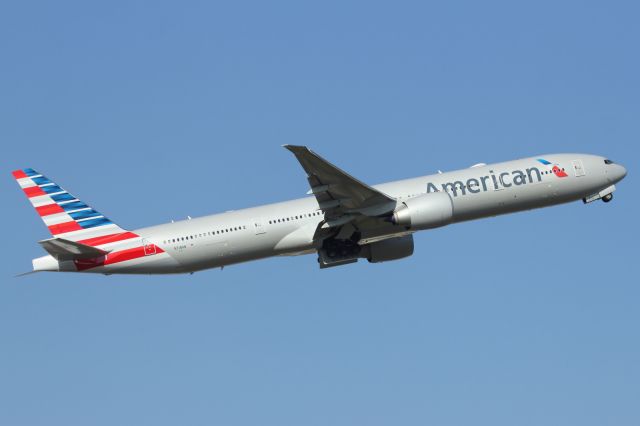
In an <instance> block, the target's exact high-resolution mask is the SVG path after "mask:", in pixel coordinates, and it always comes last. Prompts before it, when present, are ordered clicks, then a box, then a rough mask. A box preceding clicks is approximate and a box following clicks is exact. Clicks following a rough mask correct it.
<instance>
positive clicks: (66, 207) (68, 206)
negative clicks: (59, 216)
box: [60, 201, 89, 212]
mask: <svg viewBox="0 0 640 426" xmlns="http://www.w3.org/2000/svg"><path fill="white" fill-rule="evenodd" d="M60 207H62V208H63V209H64V211H65V212H68V211H70V210H78V209H86V208H87V207H89V206H88V205H86V204H85V203H83V202H82V201H74V202H73V203H67V204H61V205H60Z"/></svg>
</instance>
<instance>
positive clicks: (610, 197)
mask: <svg viewBox="0 0 640 426" xmlns="http://www.w3.org/2000/svg"><path fill="white" fill-rule="evenodd" d="M611 200H613V194H607V195H605V196H604V197H602V201H604V202H605V203H608V202H609V201H611Z"/></svg>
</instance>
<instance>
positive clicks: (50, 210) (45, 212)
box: [36, 204, 64, 216]
mask: <svg viewBox="0 0 640 426" xmlns="http://www.w3.org/2000/svg"><path fill="white" fill-rule="evenodd" d="M36 211H37V212H38V214H39V215H40V216H49V215H50V214H54V213H64V209H63V208H62V207H60V206H59V205H57V204H47V205H46V206H40V207H36Z"/></svg>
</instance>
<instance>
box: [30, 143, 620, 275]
mask: <svg viewBox="0 0 640 426" xmlns="http://www.w3.org/2000/svg"><path fill="white" fill-rule="evenodd" d="M539 158H545V159H547V160H549V161H550V162H552V163H553V164H555V165H557V166H558V167H560V168H561V169H563V171H564V172H565V173H566V175H567V176H566V177H558V176H557V175H556V174H555V173H553V171H552V170H551V167H550V166H549V167H547V166H545V165H543V164H541V163H540V162H539V160H538V159H539ZM625 174H626V171H625V170H624V168H623V167H622V166H619V165H617V164H605V162H604V157H600V156H594V155H586V154H548V155H543V156H540V157H531V158H525V159H520V160H514V161H507V162H502V163H495V164H489V165H478V166H474V167H471V168H467V169H462V170H456V171H452V172H446V173H438V174H434V175H428V176H422V177H417V178H412V179H405V180H399V181H394V182H389V183H384V184H380V185H375V186H374V187H375V188H376V189H378V190H379V191H382V192H383V193H385V194H387V195H389V196H391V197H394V198H396V199H397V200H398V202H402V201H403V200H406V199H410V198H412V197H417V196H420V195H423V194H426V193H429V192H434V191H445V192H448V193H449V195H450V196H451V199H452V202H453V222H454V223H455V222H462V221H468V220H473V219H480V218H484V217H489V216H496V215H501V214H506V213H513V212H518V211H523V210H529V209H534V208H539V207H547V206H551V205H556V204H561V203H567V202H570V201H577V200H581V199H584V198H586V197H589V196H591V195H593V194H597V193H598V192H599V191H602V190H605V189H606V188H610V187H612V185H614V184H615V183H617V182H618V181H620V180H621V179H622V178H623V177H624V176H625ZM323 220H324V217H323V214H322V212H321V211H320V210H319V206H318V203H317V201H316V199H315V198H314V197H311V196H310V197H306V198H301V199H297V200H291V201H285V202H280V203H275V204H268V205H263V206H259V207H253V208H247V209H242V210H237V211H231V212H226V213H220V214H214V215H211V216H206V217H200V218H194V219H190V220H183V221H179V222H172V223H167V224H163V225H157V226H151V227H147V228H142V229H138V230H135V233H136V234H138V235H139V236H140V237H141V239H142V243H143V244H153V245H155V246H157V247H159V248H161V249H162V251H163V252H162V253H157V254H154V253H150V255H149V256H145V257H143V258H140V259H136V260H134V261H129V262H122V263H119V264H115V265H107V266H101V267H97V268H93V269H90V270H87V271H86V272H97V273H107V274H112V273H141V274H154V273H158V274H166V273H185V272H193V271H199V270H203V269H208V268H217V267H223V266H226V265H231V264H236V263H240V262H247V261H250V260H257V259H262V258H267V257H270V256H279V255H297V254H306V253H313V252H315V250H316V249H317V248H318V243H317V242H315V241H314V240H313V236H314V233H315V232H316V229H317V228H318V226H319V225H321V223H322V222H323ZM377 224H378V225H374V226H369V227H367V228H366V229H364V230H363V231H362V240H363V241H367V240H375V239H376V238H380V237H392V236H394V235H399V234H401V233H403V232H406V229H404V228H402V227H399V226H397V225H393V224H392V223H389V222H385V221H378V222H377ZM410 231H416V230H410ZM122 244H125V245H136V244H137V245H140V244H141V242H140V240H136V241H131V240H130V241H127V242H125V243H117V242H116V243H113V244H112V245H110V246H107V247H105V249H107V250H121V249H126V246H122ZM34 264H35V263H34ZM60 270H65V268H64V267H63V266H62V267H60Z"/></svg>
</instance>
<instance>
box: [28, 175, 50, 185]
mask: <svg viewBox="0 0 640 426" xmlns="http://www.w3.org/2000/svg"><path fill="white" fill-rule="evenodd" d="M31 180H32V181H34V182H35V183H36V185H44V184H45V183H53V182H51V181H50V180H49V179H47V178H46V177H44V176H40V177H37V178H31Z"/></svg>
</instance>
